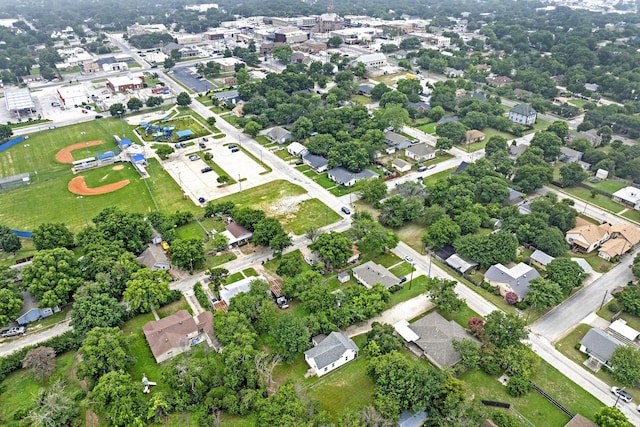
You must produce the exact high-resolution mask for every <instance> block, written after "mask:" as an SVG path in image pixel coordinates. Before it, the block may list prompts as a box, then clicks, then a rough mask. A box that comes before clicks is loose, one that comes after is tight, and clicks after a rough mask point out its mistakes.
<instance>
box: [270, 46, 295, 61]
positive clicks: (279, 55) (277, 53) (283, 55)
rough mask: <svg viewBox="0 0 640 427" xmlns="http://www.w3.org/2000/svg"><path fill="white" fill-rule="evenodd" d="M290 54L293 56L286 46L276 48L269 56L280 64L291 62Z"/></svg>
mask: <svg viewBox="0 0 640 427" xmlns="http://www.w3.org/2000/svg"><path fill="white" fill-rule="evenodd" d="M291 54H293V49H291V46H289V45H288V44H283V45H280V46H276V47H274V48H273V50H272V51H271V55H272V56H273V57H274V58H275V59H277V60H278V61H280V63H282V64H288V63H289V62H291Z"/></svg>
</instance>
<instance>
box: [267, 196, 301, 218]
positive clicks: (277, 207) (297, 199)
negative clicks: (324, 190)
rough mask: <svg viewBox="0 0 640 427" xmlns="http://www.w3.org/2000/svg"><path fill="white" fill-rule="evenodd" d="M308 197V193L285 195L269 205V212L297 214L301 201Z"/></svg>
mask: <svg viewBox="0 0 640 427" xmlns="http://www.w3.org/2000/svg"><path fill="white" fill-rule="evenodd" d="M308 198H309V196H308V195H307V194H301V195H299V196H288V197H283V198H281V199H280V200H278V201H277V202H275V203H273V204H272V205H271V206H269V212H271V213H272V214H274V215H290V214H295V213H296V212H298V210H299V209H300V203H301V202H302V201H304V200H307V199H308Z"/></svg>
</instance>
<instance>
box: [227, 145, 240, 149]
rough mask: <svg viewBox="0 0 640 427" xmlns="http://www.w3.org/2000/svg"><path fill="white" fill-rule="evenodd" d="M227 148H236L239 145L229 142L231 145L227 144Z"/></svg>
mask: <svg viewBox="0 0 640 427" xmlns="http://www.w3.org/2000/svg"><path fill="white" fill-rule="evenodd" d="M227 148H228V149H229V150H233V149H234V148H238V146H237V145H236V144H229V145H227Z"/></svg>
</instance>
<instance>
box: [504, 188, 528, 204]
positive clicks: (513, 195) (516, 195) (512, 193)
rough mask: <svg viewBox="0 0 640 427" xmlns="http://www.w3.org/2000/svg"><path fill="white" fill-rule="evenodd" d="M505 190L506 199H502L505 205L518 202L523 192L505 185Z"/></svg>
mask: <svg viewBox="0 0 640 427" xmlns="http://www.w3.org/2000/svg"><path fill="white" fill-rule="evenodd" d="M507 190H509V195H508V196H507V198H506V200H505V201H504V204H505V206H506V205H515V204H516V203H520V202H521V201H522V200H523V198H524V196H525V194H524V193H521V192H519V191H518V190H514V189H513V188H511V187H507Z"/></svg>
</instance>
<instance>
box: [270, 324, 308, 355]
mask: <svg viewBox="0 0 640 427" xmlns="http://www.w3.org/2000/svg"><path fill="white" fill-rule="evenodd" d="M270 334H271V336H272V337H273V338H274V339H275V342H276V344H275V350H276V352H277V353H278V354H279V355H280V356H281V357H282V360H283V361H284V362H286V363H289V362H291V361H293V360H294V359H295V358H296V356H297V355H298V354H300V353H302V352H303V351H305V350H306V349H308V348H309V344H310V343H311V333H310V332H309V330H308V329H307V327H306V326H305V321H304V320H303V319H301V318H300V317H296V316H293V315H286V316H281V317H279V318H278V320H276V321H275V323H274V324H273V326H272V327H271V331H270Z"/></svg>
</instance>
